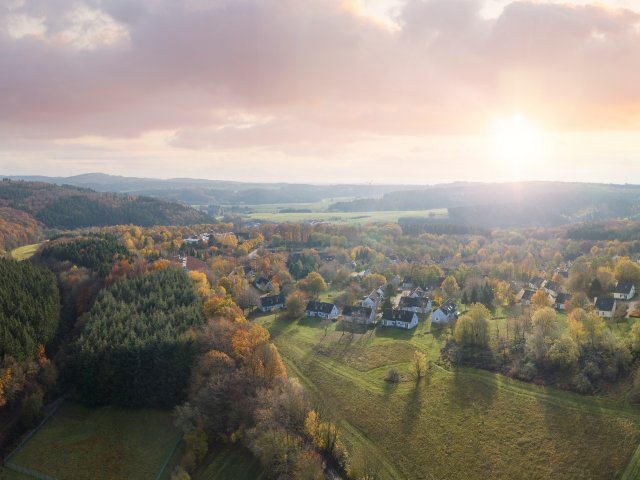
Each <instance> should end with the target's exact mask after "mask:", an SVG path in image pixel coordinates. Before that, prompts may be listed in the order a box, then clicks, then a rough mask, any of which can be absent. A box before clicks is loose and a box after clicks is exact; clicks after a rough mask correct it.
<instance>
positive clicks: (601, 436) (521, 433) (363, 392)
mask: <svg viewBox="0 0 640 480" xmlns="http://www.w3.org/2000/svg"><path fill="white" fill-rule="evenodd" d="M258 321H260V322H261V323H263V324H264V325H265V326H267V327H268V328H269V329H270V330H271V332H272V335H273V338H274V341H275V343H276V344H277V346H278V348H279V350H280V352H281V354H282V355H283V357H284V359H285V362H286V363H287V367H288V368H289V371H290V375H292V376H298V377H300V378H301V380H302V381H303V382H304V383H305V384H306V385H307V386H308V387H309V388H311V389H313V390H315V391H316V393H317V394H318V395H319V396H320V397H321V398H322V399H323V400H324V402H325V403H326V404H327V406H328V407H329V408H330V410H332V412H333V414H334V415H336V416H337V417H338V418H340V419H341V420H342V424H343V427H344V431H345V433H346V441H347V443H348V444H350V445H357V444H359V443H362V442H365V443H369V444H370V445H371V446H372V447H373V448H374V449H375V450H376V451H378V453H379V454H380V458H382V459H383V462H384V465H385V467H386V468H385V470H386V472H387V475H388V476H390V477H395V478H471V476H474V475H480V476H481V477H482V478H525V477H526V478H550V477H553V478H559V479H562V478H567V479H569V478H619V477H620V476H621V475H622V472H623V470H624V469H625V467H626V465H627V462H628V460H629V458H630V457H631V456H632V454H633V452H634V450H635V446H636V445H637V444H638V442H639V441H640V428H639V425H640V410H638V409H633V408H631V407H628V406H626V405H625V404H624V403H623V402H622V401H618V400H615V401H614V400H610V399H605V398H594V397H583V396H580V395H576V394H571V393H568V392H561V391H558V390H555V389H551V388H540V387H536V386H533V385H529V384H525V383H522V382H518V381H514V380H511V379H508V378H505V377H502V376H499V375H494V374H491V373H488V372H483V371H477V370H468V369H460V370H456V371H454V372H448V371H444V370H442V369H439V368H436V369H434V371H433V373H432V374H431V376H430V378H429V379H428V380H427V381H426V382H421V383H420V384H417V385H416V384H415V383H414V382H413V381H408V382H403V383H401V384H399V385H389V384H388V383H386V382H384V380H383V378H384V376H385V374H386V372H387V370H388V369H389V367H390V366H392V365H393V366H395V367H396V368H398V369H399V370H400V371H401V372H408V368H409V364H410V360H411V357H412V355H413V352H414V350H415V349H416V348H417V349H420V350H422V351H424V352H425V353H427V355H428V357H429V358H430V359H432V360H435V359H437V358H438V354H439V349H440V346H441V344H442V341H443V340H444V333H441V334H439V335H436V336H434V335H432V334H431V333H430V332H429V330H428V327H427V326H426V325H425V324H421V325H420V326H419V327H418V329H417V330H416V331H415V332H401V331H397V330H382V331H380V332H376V331H369V332H367V333H365V334H356V335H351V334H349V333H344V334H343V333H341V332H340V331H336V324H334V323H328V322H322V321H319V320H302V321H300V322H293V323H291V322H286V321H284V320H279V321H275V320H274V318H273V317H272V316H267V317H262V318H260V319H259V320H258ZM364 412H366V413H364ZM367 439H368V440H367ZM603 451H606V452H607V453H606V454H605V455H603V453H602V452H603Z"/></svg>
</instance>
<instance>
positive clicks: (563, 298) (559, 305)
mask: <svg viewBox="0 0 640 480" xmlns="http://www.w3.org/2000/svg"><path fill="white" fill-rule="evenodd" d="M571 298H572V295H571V294H570V293H559V294H558V296H557V297H556V300H555V304H554V306H555V307H556V310H566V308H565V305H566V304H567V302H569V301H571Z"/></svg>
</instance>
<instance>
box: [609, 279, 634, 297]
mask: <svg viewBox="0 0 640 480" xmlns="http://www.w3.org/2000/svg"><path fill="white" fill-rule="evenodd" d="M635 294H636V286H635V285H634V284H633V283H624V282H618V283H616V288H614V289H613V298H615V299H617V300H631V299H632V298H633V297H634V296H635Z"/></svg>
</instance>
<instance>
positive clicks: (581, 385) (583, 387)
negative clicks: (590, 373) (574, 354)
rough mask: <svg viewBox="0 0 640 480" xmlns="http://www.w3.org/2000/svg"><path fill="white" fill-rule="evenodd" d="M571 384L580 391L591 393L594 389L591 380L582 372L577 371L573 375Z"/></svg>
mask: <svg viewBox="0 0 640 480" xmlns="http://www.w3.org/2000/svg"><path fill="white" fill-rule="evenodd" d="M571 386H572V387H573V389H574V390H575V391H576V392H579V393H589V392H590V391H591V390H592V389H593V386H592V385H591V382H590V381H589V379H588V378H587V376H586V375H585V374H584V373H582V372H581V373H577V374H576V375H574V376H573V378H572V379H571Z"/></svg>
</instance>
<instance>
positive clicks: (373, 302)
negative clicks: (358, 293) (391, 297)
mask: <svg viewBox="0 0 640 480" xmlns="http://www.w3.org/2000/svg"><path fill="white" fill-rule="evenodd" d="M381 300H382V296H381V295H378V292H376V291H373V292H371V293H370V294H369V295H367V296H366V297H363V298H362V301H361V302H360V304H361V305H362V306H363V307H368V308H370V309H372V310H375V309H376V308H378V304H379V303H380V301H381Z"/></svg>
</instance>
